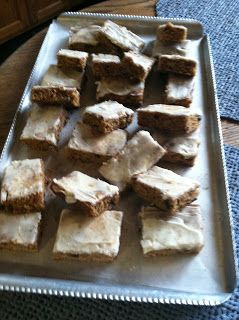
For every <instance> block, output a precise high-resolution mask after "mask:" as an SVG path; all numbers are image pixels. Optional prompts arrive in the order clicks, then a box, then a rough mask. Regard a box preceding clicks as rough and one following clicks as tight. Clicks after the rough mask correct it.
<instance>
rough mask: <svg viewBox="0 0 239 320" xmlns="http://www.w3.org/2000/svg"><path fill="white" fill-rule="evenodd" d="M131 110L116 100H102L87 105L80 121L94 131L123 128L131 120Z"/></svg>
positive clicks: (106, 131) (104, 131) (103, 131)
mask: <svg viewBox="0 0 239 320" xmlns="http://www.w3.org/2000/svg"><path fill="white" fill-rule="evenodd" d="M133 115H134V112H133V110H131V109H129V108H126V107H124V106H123V105H122V104H120V103H118V102H116V101H104V102H101V103H98V104H95V105H93V106H91V107H87V108H86V109H85V111H84V113H83V116H82V117H83V118H82V121H83V122H84V123H85V124H88V125H90V126H91V127H92V128H93V129H94V130H95V131H96V132H100V133H109V132H111V131H113V130H115V129H118V128H125V127H127V125H128V124H130V123H131V122H132V120H133Z"/></svg>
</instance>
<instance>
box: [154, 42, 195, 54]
mask: <svg viewBox="0 0 239 320" xmlns="http://www.w3.org/2000/svg"><path fill="white" fill-rule="evenodd" d="M190 44H191V41H190V40H184V41H181V42H162V41H159V40H157V39H156V40H155V41H154V45H153V52H152V55H153V57H155V58H158V57H160V56H161V55H165V54H166V55H180V56H183V57H184V56H187V55H188V53H189V49H190Z"/></svg>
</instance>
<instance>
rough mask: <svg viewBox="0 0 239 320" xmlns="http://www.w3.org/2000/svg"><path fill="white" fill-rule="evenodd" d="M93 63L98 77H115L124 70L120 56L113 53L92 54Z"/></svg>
mask: <svg viewBox="0 0 239 320" xmlns="http://www.w3.org/2000/svg"><path fill="white" fill-rule="evenodd" d="M91 65H92V71H93V74H94V76H95V78H96V79H101V78H106V79H107V78H110V79H111V78H115V77H118V76H120V75H121V73H122V71H123V70H122V64H121V60H120V58H119V57H118V56H116V55H113V54H103V53H99V54H92V63H91Z"/></svg>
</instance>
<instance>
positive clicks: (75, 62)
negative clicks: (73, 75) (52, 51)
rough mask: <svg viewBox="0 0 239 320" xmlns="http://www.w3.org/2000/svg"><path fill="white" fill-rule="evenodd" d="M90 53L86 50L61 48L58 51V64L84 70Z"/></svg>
mask: <svg viewBox="0 0 239 320" xmlns="http://www.w3.org/2000/svg"><path fill="white" fill-rule="evenodd" d="M88 56H89V54H88V53H87V52H84V51H77V50H70V49H60V50H59V51H58V53H57V66H58V67H59V68H71V69H75V70H78V71H81V72H82V71H84V70H85V67H86V62H87V59H88Z"/></svg>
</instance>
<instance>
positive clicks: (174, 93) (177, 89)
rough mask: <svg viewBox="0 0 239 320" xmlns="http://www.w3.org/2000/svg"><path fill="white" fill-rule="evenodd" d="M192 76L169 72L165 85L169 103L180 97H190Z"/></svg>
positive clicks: (192, 82) (180, 98) (192, 85)
mask: <svg viewBox="0 0 239 320" xmlns="http://www.w3.org/2000/svg"><path fill="white" fill-rule="evenodd" d="M193 89H194V77H185V76H181V75H175V74H169V76H168V82H167V86H166V98H167V100H168V101H170V103H174V101H177V100H182V99H187V98H188V99H192V93H193Z"/></svg>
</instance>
